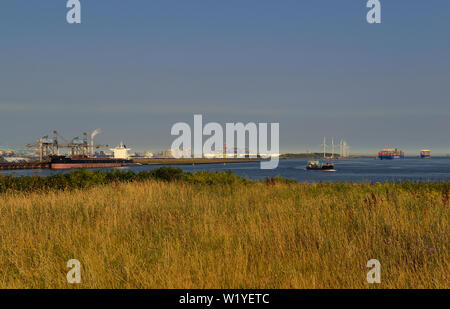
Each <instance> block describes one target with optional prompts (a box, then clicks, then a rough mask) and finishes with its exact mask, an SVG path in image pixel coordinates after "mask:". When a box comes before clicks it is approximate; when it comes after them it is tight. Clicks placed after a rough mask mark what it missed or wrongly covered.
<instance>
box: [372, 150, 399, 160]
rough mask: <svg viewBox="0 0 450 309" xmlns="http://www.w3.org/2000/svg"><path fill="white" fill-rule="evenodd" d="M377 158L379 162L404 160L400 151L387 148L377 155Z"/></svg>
mask: <svg viewBox="0 0 450 309" xmlns="http://www.w3.org/2000/svg"><path fill="white" fill-rule="evenodd" d="M378 158H379V159H380V160H394V159H403V158H405V153H404V152H403V151H401V150H397V148H395V149H393V148H387V149H383V150H381V151H380V152H379V153H378Z"/></svg>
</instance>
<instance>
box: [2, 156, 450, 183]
mask: <svg viewBox="0 0 450 309" xmlns="http://www.w3.org/2000/svg"><path fill="white" fill-rule="evenodd" d="M307 162H308V160H307V159H289V160H280V164H279V165H278V168H277V169H275V170H261V169H260V168H259V163H234V164H233V163H227V164H226V165H224V164H198V165H195V166H192V165H177V167H180V168H182V169H183V170H184V171H186V172H195V171H228V170H232V171H233V172H234V173H235V174H236V175H238V176H244V177H248V178H251V179H261V178H266V177H274V176H276V175H280V176H282V177H286V178H290V179H295V180H299V181H302V182H310V183H311V182H320V181H347V182H366V181H370V182H377V181H379V182H386V181H401V180H409V181H450V157H441V158H438V157H435V158H431V159H426V160H424V159H419V158H406V159H404V160H383V161H381V160H375V159H373V158H361V159H345V160H335V161H334V164H335V169H336V172H321V171H306V170H305V166H306V163H307ZM160 166H161V165H146V166H130V167H119V168H112V169H119V170H124V171H127V170H132V171H136V172H138V171H142V170H150V169H154V168H158V167H160ZM55 173H61V172H60V171H52V170H16V171H2V172H1V174H13V175H15V176H23V175H39V176H46V175H51V174H55Z"/></svg>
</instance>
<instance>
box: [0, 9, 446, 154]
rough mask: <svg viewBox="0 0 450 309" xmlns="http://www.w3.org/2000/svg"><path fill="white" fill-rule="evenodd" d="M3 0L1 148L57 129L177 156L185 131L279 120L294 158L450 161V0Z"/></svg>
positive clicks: (0, 17) (68, 134) (0, 30)
mask: <svg viewBox="0 0 450 309" xmlns="http://www.w3.org/2000/svg"><path fill="white" fill-rule="evenodd" d="M366 2H367V1H365V0H341V1H336V0H305V1H302V0H282V1H279V0H270V1H269V0H177V1H175V0H130V1H123V0H81V4H82V24H81V25H69V24H67V23H66V12H67V10H68V9H66V1H65V0H33V1H29V0H2V1H1V3H0V147H1V146H4V145H10V146H12V145H19V146H23V145H25V144H26V143H30V142H34V141H36V140H37V139H38V138H39V137H40V136H43V135H45V134H47V133H50V132H51V131H52V130H54V129H57V130H58V131H60V132H61V134H62V135H64V136H66V137H73V136H77V135H79V134H80V133H81V132H83V131H92V130H93V129H96V128H101V129H102V131H103V133H102V134H101V135H99V136H98V142H102V143H108V144H111V145H114V144H118V143H119V142H120V140H124V141H125V143H126V144H127V146H131V147H132V148H133V150H144V149H147V150H153V151H156V150H160V149H165V148H170V145H171V143H172V141H173V140H174V137H172V136H171V135H170V129H171V126H172V125H173V124H174V123H175V122H179V121H184V122H190V123H192V121H193V114H195V113H199V114H203V116H204V121H205V122H210V121H217V122H221V123H225V122H237V121H243V122H249V121H254V122H279V123H280V139H281V144H280V146H281V150H282V151H283V152H285V151H306V150H311V151H315V150H317V151H320V144H321V142H322V138H323V136H324V135H325V136H327V137H328V138H331V137H334V138H335V139H336V140H339V139H340V138H345V139H346V140H347V142H348V143H349V145H350V146H351V151H352V152H359V153H375V152H376V151H378V150H379V149H380V148H384V147H386V146H396V147H399V148H401V149H403V150H406V151H409V152H411V154H416V153H417V152H418V151H419V150H420V149H421V148H423V147H425V148H428V147H429V148H432V149H433V151H434V152H439V153H450V134H449V132H450V121H449V119H450V1H448V0H411V1H407V0H381V3H382V24H379V25H370V24H368V23H367V22H366V13H367V11H368V9H367V8H366Z"/></svg>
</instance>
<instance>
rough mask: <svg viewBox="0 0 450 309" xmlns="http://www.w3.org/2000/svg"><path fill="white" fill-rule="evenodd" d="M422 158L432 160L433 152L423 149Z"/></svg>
mask: <svg viewBox="0 0 450 309" xmlns="http://www.w3.org/2000/svg"><path fill="white" fill-rule="evenodd" d="M420 157H421V158H422V159H429V158H431V151H430V150H428V149H422V150H421V151H420Z"/></svg>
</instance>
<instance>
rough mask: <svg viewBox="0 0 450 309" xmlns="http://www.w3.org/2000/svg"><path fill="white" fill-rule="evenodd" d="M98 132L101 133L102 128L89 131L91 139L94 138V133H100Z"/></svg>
mask: <svg viewBox="0 0 450 309" xmlns="http://www.w3.org/2000/svg"><path fill="white" fill-rule="evenodd" d="M100 133H102V130H100V129H95V130H94V131H93V132H92V133H91V140H93V139H94V136H96V135H98V134H100Z"/></svg>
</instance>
